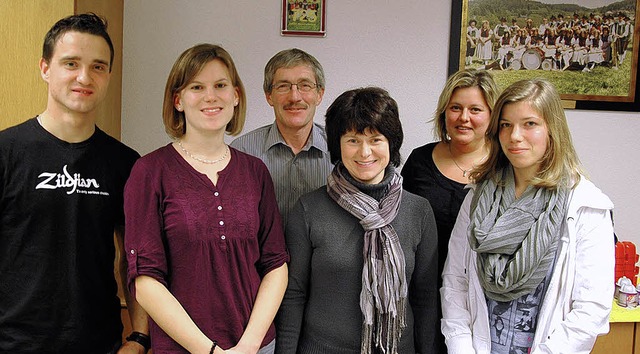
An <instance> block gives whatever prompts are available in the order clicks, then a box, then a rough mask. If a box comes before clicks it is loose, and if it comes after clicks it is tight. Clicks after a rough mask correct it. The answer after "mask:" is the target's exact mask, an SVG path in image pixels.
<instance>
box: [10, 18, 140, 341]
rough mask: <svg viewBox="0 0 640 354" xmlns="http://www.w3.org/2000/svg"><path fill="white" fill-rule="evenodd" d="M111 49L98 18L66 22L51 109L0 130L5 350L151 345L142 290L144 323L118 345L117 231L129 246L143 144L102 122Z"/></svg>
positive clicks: (136, 310)
mask: <svg viewBox="0 0 640 354" xmlns="http://www.w3.org/2000/svg"><path fill="white" fill-rule="evenodd" d="M113 55H114V54H113V45H112V43H111V39H110V38H109V35H108V34H107V32H106V23H105V22H104V20H102V19H101V18H100V17H98V16H96V15H95V14H82V15H75V16H70V17H67V18H64V19H62V20H60V21H58V22H57V23H56V24H55V25H54V26H53V27H52V28H51V29H50V30H49V32H48V33H47V35H46V36H45V41H44V46H43V54H42V59H41V60H40V71H41V76H42V78H43V79H44V80H45V82H47V84H48V100H47V107H46V109H45V111H44V112H43V113H41V114H40V115H38V116H36V117H34V118H32V119H29V120H27V121H26V122H24V123H21V124H19V125H17V126H14V127H11V128H9V129H6V130H4V131H2V132H0V352H2V353H5V352H7V353H9V352H10V353H99V354H106V353H116V352H117V353H119V354H124V353H145V352H146V348H145V346H148V336H147V333H148V325H147V317H146V313H144V311H142V310H141V308H140V307H139V306H138V305H137V303H136V302H135V301H129V302H128V307H129V312H130V315H131V318H132V325H133V329H134V331H137V332H138V333H134V334H133V335H132V336H130V337H129V338H130V339H131V340H130V341H128V342H126V343H125V344H121V335H122V323H121V321H120V301H119V299H118V296H117V285H116V281H115V278H114V259H115V246H114V238H113V235H114V231H115V232H116V236H117V240H118V242H117V244H118V245H119V246H120V247H121V246H122V244H123V236H124V227H123V225H124V213H123V201H122V193H123V188H124V184H125V182H126V180H127V177H128V175H129V171H130V169H131V167H132V166H133V163H134V162H135V160H136V159H137V158H138V157H139V155H138V154H137V153H136V152H135V151H134V150H132V149H130V148H128V147H127V146H125V145H124V144H122V143H120V142H119V141H117V140H116V139H114V138H112V137H110V136H108V135H107V134H105V133H104V132H103V131H101V130H100V129H99V128H97V127H96V118H97V117H96V112H97V110H96V108H97V107H98V105H99V104H100V103H101V102H102V101H103V100H104V97H105V95H106V92H107V87H108V84H109V79H110V75H111V66H112V63H113ZM125 291H126V289H125ZM126 295H127V298H129V296H128V293H126Z"/></svg>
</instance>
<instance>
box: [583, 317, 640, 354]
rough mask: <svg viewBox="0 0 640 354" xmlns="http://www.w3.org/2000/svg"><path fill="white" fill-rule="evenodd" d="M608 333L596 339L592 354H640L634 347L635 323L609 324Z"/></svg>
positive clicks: (638, 349)
mask: <svg viewBox="0 0 640 354" xmlns="http://www.w3.org/2000/svg"><path fill="white" fill-rule="evenodd" d="M610 326H611V327H610V329H609V333H608V334H607V335H604V336H600V337H598V340H597V341H596V345H595V346H594V347H593V350H592V351H591V353H592V354H613V353H615V354H640V347H639V346H638V345H636V343H635V342H636V338H637V337H638V336H636V335H635V334H636V331H637V330H638V329H637V328H636V323H635V322H614V323H611V324H610Z"/></svg>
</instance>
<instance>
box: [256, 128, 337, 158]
mask: <svg viewBox="0 0 640 354" xmlns="http://www.w3.org/2000/svg"><path fill="white" fill-rule="evenodd" d="M278 144H282V145H285V146H286V145H287V143H286V142H285V141H284V138H283V137H282V134H280V130H278V125H277V124H276V122H275V121H274V122H273V124H271V127H270V128H269V132H268V133H267V139H266V140H265V150H269V149H270V148H272V147H273V146H275V145H278ZM312 147H313V148H316V149H318V150H320V151H323V152H324V151H328V147H327V139H326V138H325V134H324V128H323V127H321V126H319V125H317V124H316V123H315V122H314V123H313V125H312V126H311V135H310V136H309V139H308V140H307V143H306V144H305V146H304V148H302V151H309V150H310V149H311V148H312Z"/></svg>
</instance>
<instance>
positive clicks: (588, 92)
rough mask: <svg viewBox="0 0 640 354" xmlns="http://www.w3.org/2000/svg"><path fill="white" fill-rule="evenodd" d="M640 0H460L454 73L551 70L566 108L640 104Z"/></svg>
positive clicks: (548, 74) (511, 77) (502, 77)
mask: <svg viewBox="0 0 640 354" xmlns="http://www.w3.org/2000/svg"><path fill="white" fill-rule="evenodd" d="M639 12H640V0H624V1H615V0H582V1H576V0H542V1H526V0H453V4H452V23H451V45H450V50H449V74H452V73H453V72H455V71H457V70H459V69H463V68H479V69H487V70H491V71H492V72H493V74H494V77H495V79H496V82H497V83H498V84H499V85H500V87H502V88H504V87H507V86H509V85H510V84H512V83H513V82H515V81H518V80H523V79H530V78H536V77H543V78H546V79H548V80H549V81H551V82H552V83H553V84H554V85H555V86H556V88H557V89H558V91H559V92H560V94H561V97H562V99H563V102H564V103H565V107H566V108H576V109H601V110H625V111H640V97H639V96H640V87H639V86H640V85H639V84H640V79H639V76H640V75H639V72H638V48H639V46H640V45H639V38H640V24H638V22H637V18H638V13H639Z"/></svg>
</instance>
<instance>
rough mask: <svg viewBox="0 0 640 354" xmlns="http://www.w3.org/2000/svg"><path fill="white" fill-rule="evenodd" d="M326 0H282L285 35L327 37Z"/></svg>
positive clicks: (282, 27) (282, 29) (282, 26)
mask: <svg viewBox="0 0 640 354" xmlns="http://www.w3.org/2000/svg"><path fill="white" fill-rule="evenodd" d="M325 23H326V0H282V25H281V35H283V36H311V37H325V36H326V35H327V33H326V30H325Z"/></svg>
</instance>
